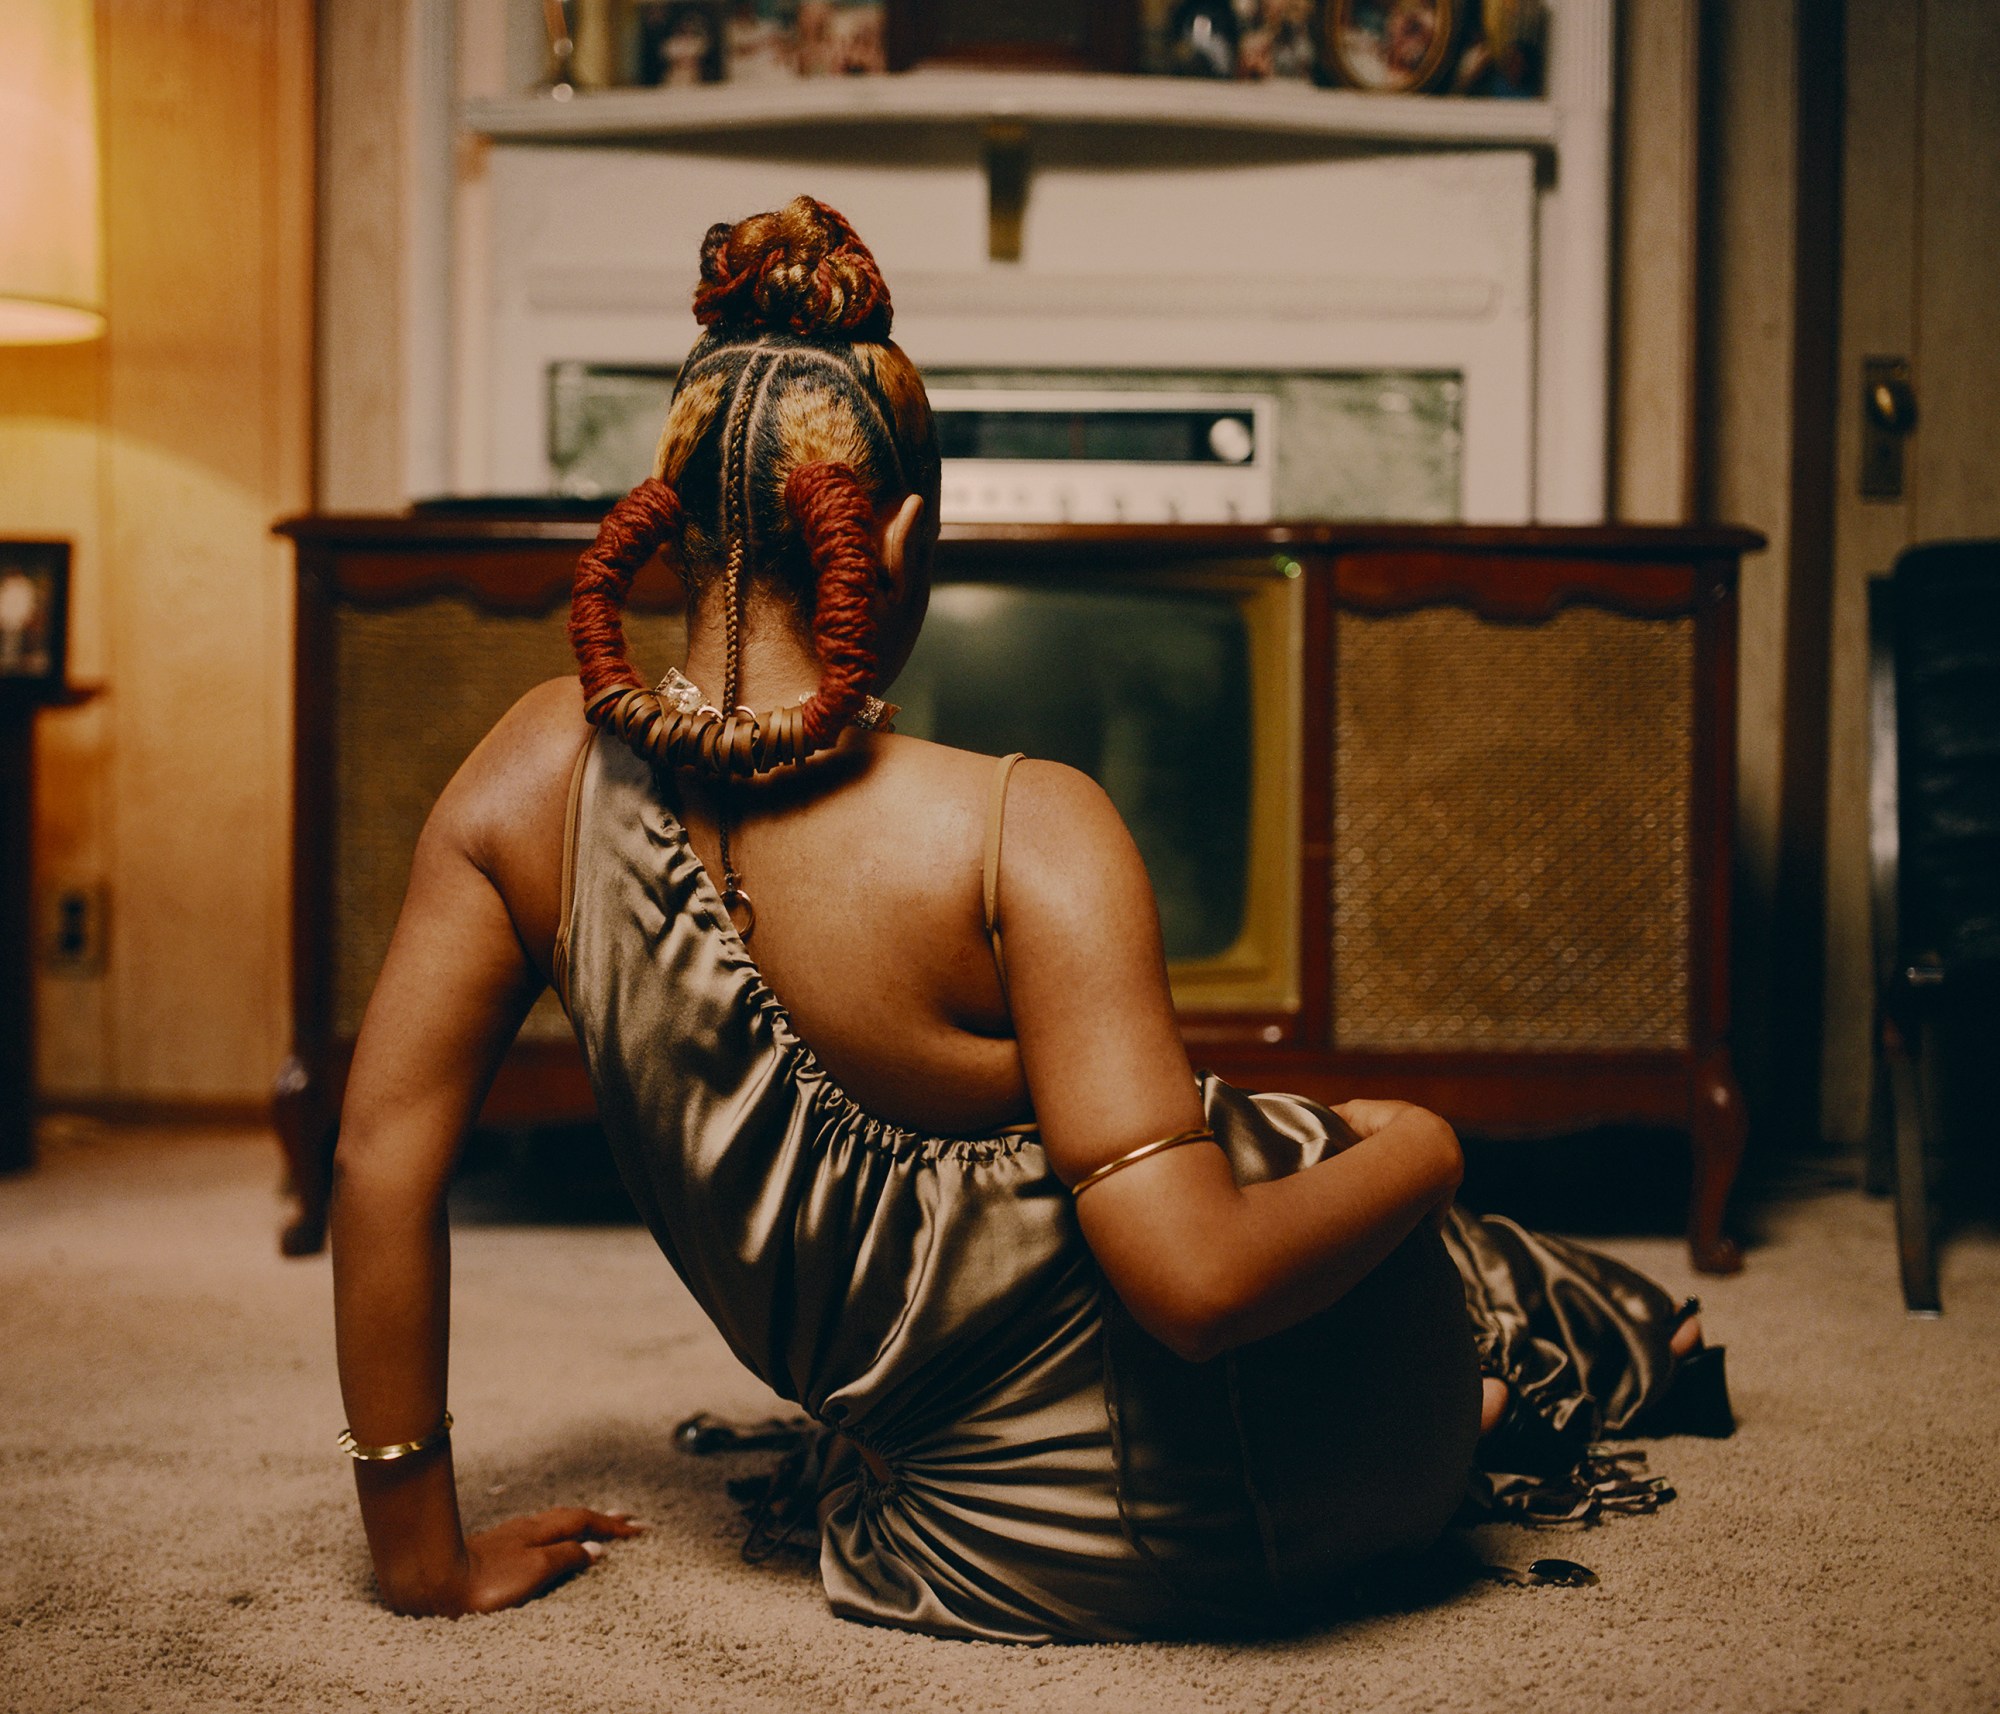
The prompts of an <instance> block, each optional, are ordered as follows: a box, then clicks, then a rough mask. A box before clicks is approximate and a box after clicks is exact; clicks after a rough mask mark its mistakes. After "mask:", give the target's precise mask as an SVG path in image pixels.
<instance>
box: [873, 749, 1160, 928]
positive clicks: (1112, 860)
mask: <svg viewBox="0 0 2000 1714" xmlns="http://www.w3.org/2000/svg"><path fill="white" fill-rule="evenodd" d="M875 744H876V746H877V747H878V748H877V755H878V757H879V759H880V765H881V766H882V768H883V771H884V773H885V774H886V775H888V776H889V780H890V781H891V782H892V784H893V796H894V797H895V798H896V799H898V800H901V801H903V802H908V803H912V804H914V803H915V802H917V801H921V802H923V803H924V804H926V805H930V806H936V807H940V808H947V809H949V810H952V811H955V812H956V813H957V815H959V816H961V817H963V818H964V819H966V820H968V821H970V822H972V823H974V829H975V832H976V833H977V834H978V835H979V836H980V837H981V838H983V837H984V836H985V835H986V834H987V833H989V832H990V831H991V828H992V824H993V822H994V821H995V820H996V819H998V820H999V821H1000V824H1001V828H1002V832H1003V840H1004V849H1005V868H1006V870H1007V871H1008V873H1010V874H1018V875H1023V876H1027V875H1032V876H1034V877H1035V878H1036V881H1037V884H1038V885H1041V884H1047V883H1048V882H1050V881H1059V882H1060V883H1061V885H1062V886H1063V887H1064V889H1065V890H1068V889H1070V888H1073V887H1074V886H1076V885H1077V884H1078V883H1079V882H1083V883H1084V884H1085V885H1086V886H1087V887H1088V888H1089V890H1091V891H1092V892H1097V891H1098V890H1099V889H1101V888H1104V887H1106V886H1109V887H1110V888H1112V889H1113V890H1114V891H1119V892H1122V891H1124V890H1126V889H1127V888H1128V887H1129V886H1130V885H1131V884H1133V883H1134V882H1136V884H1137V885H1139V886H1140V887H1142V888H1143V887H1146V886H1147V883H1146V879H1145V871H1144V868H1143V866H1142V865H1141V864H1140V863H1139V861H1138V852H1137V850H1136V848H1135V847H1134V846H1133V844H1132V837H1131V834H1130V833H1129V832H1128V831H1127V830H1126V827H1125V823H1124V820H1123V818H1122V817H1121V816H1120V815H1119V813H1118V810H1117V807H1116V806H1115V805H1114V804H1113V803H1112V801H1111V798H1110V796H1109V794H1107V793H1106V792H1105V790H1104V788H1103V787H1102V786H1100V785H1099V784H1098V783H1097V781H1096V780H1094V779H1092V778H1091V777H1090V775H1088V774H1086V773H1084V772H1083V771H1082V770H1081V769H1079V768H1073V767H1070V766H1069V765H1068V764H1067V763H1064V762H1055V761H1049V760H1046V759H1044V758H1041V757H1037V756H1027V755H1024V756H1022V758H1021V760H1020V761H1019V762H1018V763H1017V764H1016V765H1015V767H1014V768H1013V769H1012V770H1011V771H1010V772H1009V773H1008V776H1007V788H1006V795H1005V798H1004V800H1002V799H1001V798H1000V797H999V796H998V794H997V793H996V790H995V787H996V785H997V783H998V781H999V778H1000V764H1001V762H1002V761H1003V759H1004V758H1002V757H1000V756H994V755H987V754H984V753H982V752H979V751H974V750H959V749H954V748H953V747H951V746H950V745H947V744H935V743H932V742H930V741H928V740H926V739H919V738H908V737H902V736H894V735H891V736H884V737H881V738H878V739H876V740H875ZM1148 896H1149V897H1150V892H1149V893H1148Z"/></svg>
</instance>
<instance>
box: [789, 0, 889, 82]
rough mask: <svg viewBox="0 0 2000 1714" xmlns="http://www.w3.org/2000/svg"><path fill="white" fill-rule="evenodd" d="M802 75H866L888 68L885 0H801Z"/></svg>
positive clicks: (800, 55)
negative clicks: (837, 0) (884, 12)
mask: <svg viewBox="0 0 2000 1714" xmlns="http://www.w3.org/2000/svg"><path fill="white" fill-rule="evenodd" d="M798 67H799V75H800V76H801V77H867V76H870V75H872V74H873V73H876V72H883V71H887V70H888V69H889V50H888V33H887V26H886V24H885V22H884V14H883V4H882V0H839V3H838V4H836V0H799V10H798Z"/></svg>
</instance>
